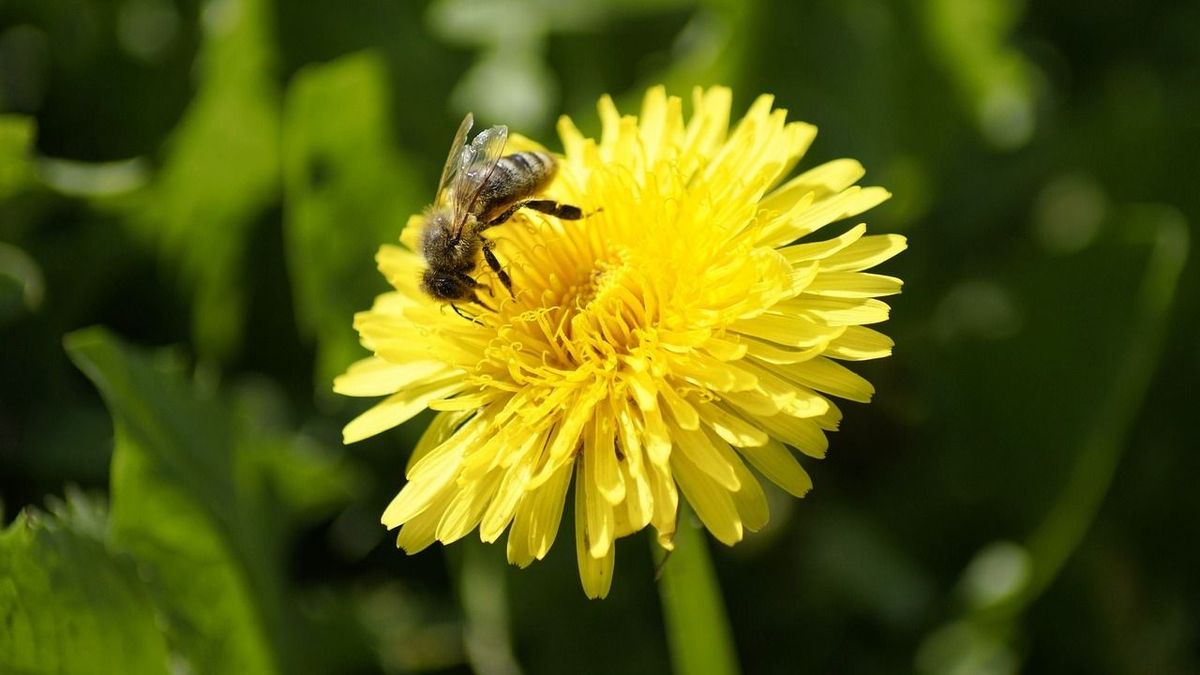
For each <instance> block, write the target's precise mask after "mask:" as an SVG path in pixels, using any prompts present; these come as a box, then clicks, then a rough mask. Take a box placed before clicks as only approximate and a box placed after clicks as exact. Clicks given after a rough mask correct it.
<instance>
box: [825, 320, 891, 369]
mask: <svg viewBox="0 0 1200 675" xmlns="http://www.w3.org/2000/svg"><path fill="white" fill-rule="evenodd" d="M893 344H895V343H893V342H892V339H891V338H890V337H888V336H886V335H884V334H883V333H880V332H878V331H874V330H871V329H870V328H864V327H862V326H847V327H846V332H845V333H842V334H841V336H840V337H837V338H835V339H834V340H832V341H831V342H830V343H829V346H828V347H827V348H826V350H825V354H826V355H827V356H831V357H833V358H838V359H845V360H847V361H864V360H866V359H878V358H883V357H885V356H888V355H890V354H891V353H892V346H893Z"/></svg>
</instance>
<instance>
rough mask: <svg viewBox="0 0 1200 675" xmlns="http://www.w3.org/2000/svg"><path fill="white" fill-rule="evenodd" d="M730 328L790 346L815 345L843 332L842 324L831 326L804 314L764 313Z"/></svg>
mask: <svg viewBox="0 0 1200 675" xmlns="http://www.w3.org/2000/svg"><path fill="white" fill-rule="evenodd" d="M730 330H732V331H734V332H736V333H741V334H742V335H746V336H749V337H756V338H761V339H763V340H766V341H768V342H774V343H777V344H781V345H786V346H789V347H801V348H808V347H815V346H817V345H820V344H823V343H825V342H828V341H829V340H832V339H833V338H835V337H837V336H838V335H841V334H842V329H841V327H840V326H830V325H828V324H826V323H824V322H817V321H815V320H813V319H809V318H806V317H802V316H794V315H788V316H784V315H781V314H763V315H762V316H757V317H754V318H752V319H746V320H743V321H738V322H737V323H735V324H733V325H732V326H730Z"/></svg>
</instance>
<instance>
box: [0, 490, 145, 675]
mask: <svg viewBox="0 0 1200 675" xmlns="http://www.w3.org/2000/svg"><path fill="white" fill-rule="evenodd" d="M103 516H104V514H103V513H102V512H101V511H100V510H99V509H98V507H97V506H96V505H94V504H92V503H90V502H88V501H86V500H85V499H83V498H81V497H71V498H70V499H69V501H68V502H67V503H66V504H59V505H57V507H56V508H54V509H53V513H52V514H50V515H46V514H41V513H37V512H33V511H26V512H23V513H21V514H20V515H18V516H17V519H16V520H15V521H13V523H12V525H10V526H9V527H8V529H7V530H5V531H4V532H3V533H0V626H2V628H0V671H2V672H5V673H17V674H21V673H26V674H33V673H72V674H76V675H85V674H87V673H137V674H139V675H140V674H142V673H147V674H149V673H166V672H168V657H167V645H166V642H165V641H164V639H163V635H162V633H161V632H160V631H159V629H158V626H157V623H156V614H155V609H154V606H153V604H152V603H151V598H150V594H149V592H148V590H147V589H146V586H145V584H144V583H143V582H142V580H141V579H139V578H138V574H137V570H136V569H134V565H133V564H132V561H130V560H128V559H125V558H121V557H118V556H115V555H113V554H112V553H111V552H110V551H109V550H108V549H107V548H106V547H105V545H104V542H103V540H102V535H103Z"/></svg>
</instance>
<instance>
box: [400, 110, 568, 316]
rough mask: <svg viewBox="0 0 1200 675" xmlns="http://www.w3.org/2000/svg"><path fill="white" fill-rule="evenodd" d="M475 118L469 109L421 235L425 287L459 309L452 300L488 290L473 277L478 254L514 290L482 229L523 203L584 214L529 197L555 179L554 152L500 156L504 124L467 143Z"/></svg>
mask: <svg viewBox="0 0 1200 675" xmlns="http://www.w3.org/2000/svg"><path fill="white" fill-rule="evenodd" d="M473 123H474V118H473V117H472V116H471V114H470V113H467V116H466V117H465V118H464V119H463V121H462V124H461V125H459V127H458V133H456V134H455V135H454V142H453V143H452V144H451V146H450V155H449V156H448V157H447V158H446V166H445V168H444V169H442V178H441V180H440V181H439V182H438V192H437V199H436V201H435V202H434V203H433V205H432V206H430V207H429V208H428V209H427V210H426V212H425V228H424V230H423V231H422V233H421V255H422V256H423V257H424V258H425V262H426V263H427V264H428V265H429V267H428V269H426V270H425V273H424V276H423V277H422V279H421V290H423V291H424V292H425V293H427V294H429V295H430V296H431V297H433V298H434V299H436V300H440V301H442V302H448V303H450V305H451V306H452V307H454V311H456V312H459V310H458V307H457V305H455V304H454V303H455V302H478V301H479V299H478V297H477V296H476V294H475V293H476V291H477V290H478V289H482V288H486V286H484V285H483V284H480V283H479V282H477V281H475V279H474V278H473V277H472V276H471V274H472V273H473V272H474V271H475V266H476V259H477V258H478V256H479V254H480V253H481V252H482V253H483V259H484V260H485V261H487V264H488V267H491V268H492V271H493V272H495V273H496V276H497V277H499V279H500V282H501V283H503V284H504V287H505V288H506V289H507V290H508V292H509V294H510V295H511V294H512V279H511V278H510V277H509V275H508V272H506V271H504V269H503V268H502V267H501V266H500V261H498V260H496V254H495V253H493V252H492V249H493V247H494V243H493V242H492V241H491V240H489V239H487V238H486V237H483V236H481V235H482V232H483V231H484V230H486V229H487V228H489V227H492V226H494V225H499V224H500V223H503V222H505V221H506V220H508V219H509V218H511V217H512V215H513V214H514V213H516V212H517V211H518V210H519V209H521V208H525V207H528V208H531V209H534V210H536V211H540V212H542V213H546V214H549V215H551V216H555V217H557V218H563V219H566V220H578V219H580V218H582V217H583V212H582V211H581V210H580V209H579V207H578V206H571V205H570V204H560V203H558V202H556V201H554V200H550V199H531V198H530V197H532V196H533V195H534V194H536V193H537V192H539V191H540V190H542V189H543V188H544V187H546V185H548V184H549V183H550V180H551V179H553V178H554V174H555V171H556V170H557V168H558V167H557V165H556V163H555V161H554V158H553V157H552V156H550V155H549V154H548V153H545V152H518V153H514V154H511V155H503V154H502V153H503V152H504V145H505V143H506V142H507V140H508V127H504V126H497V127H491V128H489V129H484V130H483V131H481V132H479V134H478V135H477V136H475V138H474V139H472V140H471V142H470V143H467V133H468V132H469V131H470V130H471V125H472V124H473ZM459 313H460V314H461V312H459ZM468 318H469V317H468Z"/></svg>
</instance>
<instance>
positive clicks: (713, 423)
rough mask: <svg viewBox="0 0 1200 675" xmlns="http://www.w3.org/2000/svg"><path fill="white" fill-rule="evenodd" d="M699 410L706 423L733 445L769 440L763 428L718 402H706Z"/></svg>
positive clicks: (760, 442) (755, 443)
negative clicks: (757, 426)
mask: <svg viewBox="0 0 1200 675" xmlns="http://www.w3.org/2000/svg"><path fill="white" fill-rule="evenodd" d="M698 410H699V411H700V417H701V418H702V419H703V420H704V423H705V424H707V425H708V426H709V427H710V428H712V430H713V431H714V432H716V434H717V435H718V436H720V437H721V438H722V439H724V440H725V441H726V442H727V443H729V444H731V445H735V446H738V447H746V446H753V445H762V444H763V443H766V442H767V438H768V436H767V434H766V433H764V432H763V431H762V430H761V429H758V428H756V427H755V426H754V425H752V424H750V423H749V422H747V421H746V420H745V418H743V417H742V416H741V415H737V414H734V413H732V412H730V411H729V410H727V409H726V408H724V407H722V406H721V405H719V404H717V403H706V404H704V405H702V406H700V407H699V409H698Z"/></svg>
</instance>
